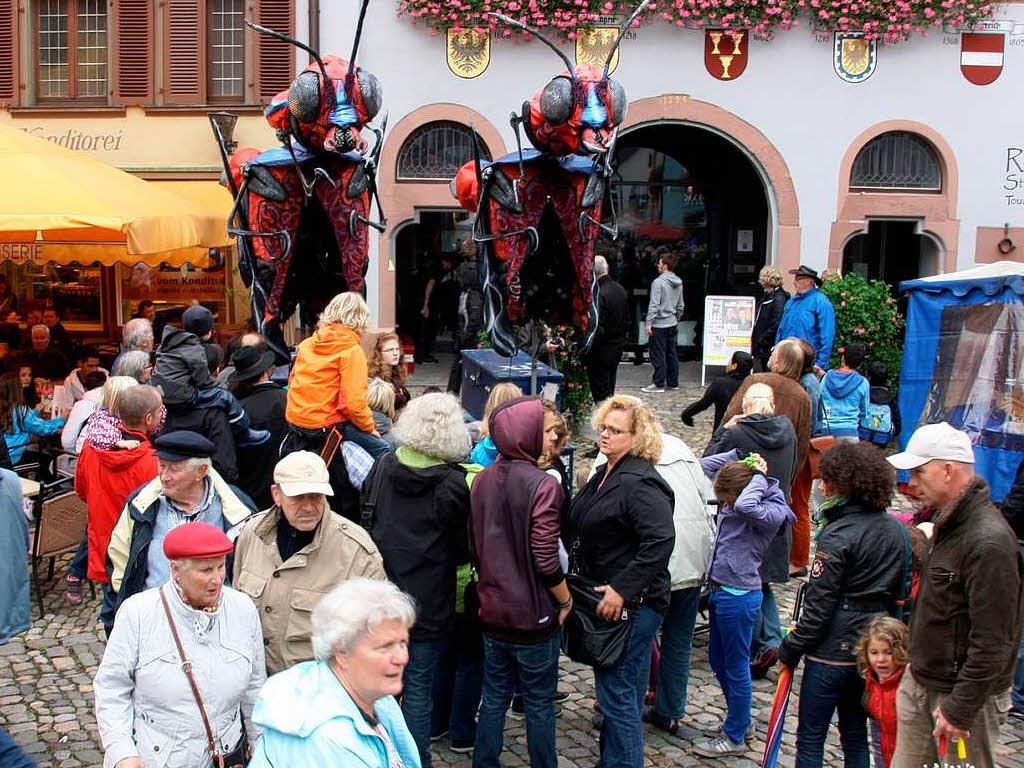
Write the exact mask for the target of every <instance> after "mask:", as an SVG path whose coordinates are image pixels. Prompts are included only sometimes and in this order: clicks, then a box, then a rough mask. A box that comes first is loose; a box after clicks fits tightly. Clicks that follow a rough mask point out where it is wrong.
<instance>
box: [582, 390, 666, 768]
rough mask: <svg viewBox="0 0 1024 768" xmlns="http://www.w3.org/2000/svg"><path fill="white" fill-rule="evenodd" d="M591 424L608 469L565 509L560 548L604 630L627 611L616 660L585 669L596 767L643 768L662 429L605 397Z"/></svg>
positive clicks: (659, 533) (662, 569) (620, 400)
mask: <svg viewBox="0 0 1024 768" xmlns="http://www.w3.org/2000/svg"><path fill="white" fill-rule="evenodd" d="M593 424H594V427H595V428H596V429H597V430H598V435H599V440H598V448H599V450H600V451H601V453H602V454H604V456H605V458H606V459H607V461H606V463H605V464H604V465H603V466H601V467H599V468H598V469H597V471H596V472H595V473H594V476H593V477H591V478H590V480H589V481H588V482H587V484H586V485H585V486H584V487H583V489H582V490H581V491H580V492H579V494H578V495H577V496H576V499H575V500H574V501H573V504H572V507H571V508H570V510H569V515H568V519H567V520H566V524H565V530H564V531H563V540H564V541H565V543H566V546H568V547H569V552H570V570H572V571H573V572H574V573H579V574H581V575H583V576H586V577H588V578H590V579H593V580H596V581H598V582H599V583H600V584H601V586H599V587H597V588H596V589H597V590H598V591H599V592H600V593H601V594H602V599H601V602H600V603H599V604H598V606H597V611H598V613H599V614H600V615H601V616H602V617H603V618H605V619H607V620H609V621H612V620H616V619H619V618H622V615H623V611H626V612H627V617H628V618H627V620H628V621H629V622H630V634H629V641H628V644H627V648H626V653H625V655H624V656H623V658H622V660H621V661H620V662H619V663H618V664H616V665H615V666H613V667H610V668H608V669H595V670H594V678H595V682H596V685H597V697H598V700H599V701H600V703H601V711H602V712H603V713H604V723H603V725H602V728H601V746H602V749H601V761H600V763H599V765H600V766H601V768H612V767H613V766H614V768H643V764H644V745H643V726H642V724H641V720H640V715H641V712H642V708H643V701H644V697H645V695H646V693H647V672H648V669H649V668H650V664H651V641H652V640H653V639H654V636H655V634H656V633H657V631H658V627H659V626H660V625H661V620H662V618H663V617H664V615H665V611H666V610H668V606H669V595H670V588H671V584H670V581H669V574H668V561H669V557H670V556H671V554H672V547H673V545H674V543H675V528H674V526H673V524H672V505H673V494H672V490H671V489H670V487H669V485H668V484H667V483H666V482H665V481H664V480H663V479H662V478H661V476H660V475H659V474H658V472H657V470H655V468H654V464H655V463H656V462H657V461H658V459H659V457H660V456H661V448H662V440H661V429H660V428H659V426H658V422H657V419H656V417H655V416H654V414H653V413H652V412H651V410H650V409H649V408H647V406H645V405H644V404H643V403H642V402H641V401H640V400H638V399H637V398H635V397H624V396H621V395H614V396H612V397H610V398H609V399H607V400H605V401H604V402H603V403H601V405H600V406H599V407H598V409H597V411H596V413H595V414H594V419H593Z"/></svg>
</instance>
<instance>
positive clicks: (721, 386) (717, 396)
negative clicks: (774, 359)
mask: <svg viewBox="0 0 1024 768" xmlns="http://www.w3.org/2000/svg"><path fill="white" fill-rule="evenodd" d="M753 367H754V358H752V357H751V356H750V355H749V354H748V353H746V352H733V353H732V359H731V360H730V361H729V364H728V365H727V366H725V375H724V376H716V377H715V378H714V379H712V380H711V383H710V384H709V385H708V388H707V389H705V390H704V397H702V398H701V399H700V400H698V401H697V402H695V403H691V404H690V405H688V406H687V407H686V408H685V409H684V410H683V413H682V415H681V416H680V418H681V419H682V420H683V424H685V425H686V426H688V427H692V426H693V417H694V416H696V415H697V414H698V413H700V412H701V411H704V410H706V409H707V408H709V407H710V406H712V405H713V406H715V423H714V424H713V425H712V427H711V432H712V434H713V433H714V432H715V431H716V430H717V429H718V428H719V427H720V426H721V425H722V416H724V415H725V409H726V408H728V407H729V403H730V402H731V401H732V396H733V395H735V394H736V390H737V389H739V388H740V385H741V384H743V380H744V379H745V378H747V376H749V375H750V371H751V370H752V369H753Z"/></svg>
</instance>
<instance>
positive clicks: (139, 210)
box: [0, 125, 232, 265]
mask: <svg viewBox="0 0 1024 768" xmlns="http://www.w3.org/2000/svg"><path fill="white" fill-rule="evenodd" d="M0 167H2V168H3V169H4V172H5V175H6V177H7V178H8V179H9V180H12V183H9V184H6V185H4V186H3V188H2V189H0V258H13V259H17V260H31V261H37V260H38V261H49V260H51V259H53V260H55V261H63V262H68V261H78V262H80V263H83V264H86V263H92V262H94V261H99V262H100V263H103V264H113V263H116V262H125V263H134V262H138V261H145V262H147V263H159V262H161V261H167V262H171V263H177V264H181V263H184V262H186V261H189V262H192V263H194V264H199V265H205V264H206V263H207V259H208V257H207V254H206V251H207V250H208V249H210V248H223V247H227V246H228V245H230V244H231V242H232V241H231V238H229V237H228V234H227V214H228V212H229V211H230V208H231V195H230V194H229V193H228V192H227V190H225V189H224V188H222V187H220V186H219V185H217V184H216V182H162V183H158V182H148V181H145V180H143V179H140V178H138V177H136V176H132V175H131V174H130V173H126V172H124V171H121V170H119V169H117V168H114V167H113V166H109V165H106V164H105V163H102V162H100V161H99V160H96V159H94V158H92V157H89V156H88V155H85V154H82V153H80V152H74V151H71V150H68V149H65V148H63V147H60V146H58V145H56V144H54V143H52V142H49V141H46V140H45V139H41V138H38V137H36V136H30V135H29V134H27V133H25V132H24V131H21V130H19V129H17V128H10V127H8V126H5V125H0ZM175 188H180V190H181V192H183V193H184V194H179V193H177V190H176V189H175ZM214 192H218V193H219V194H216V195H215V194H214ZM4 245H9V246H11V247H10V248H7V249H6V250H7V252H8V254H9V255H5V253H4V251H5V248H4V247H3V246H4ZM15 246H16V247H15ZM18 254H21V256H20V259H19V256H18Z"/></svg>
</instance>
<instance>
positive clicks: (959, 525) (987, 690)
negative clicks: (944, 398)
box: [889, 422, 1022, 768]
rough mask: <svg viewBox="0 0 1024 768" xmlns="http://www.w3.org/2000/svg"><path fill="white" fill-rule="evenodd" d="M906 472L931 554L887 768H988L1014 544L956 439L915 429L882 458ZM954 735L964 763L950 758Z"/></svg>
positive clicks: (1007, 651) (1013, 657) (1011, 639)
mask: <svg viewBox="0 0 1024 768" xmlns="http://www.w3.org/2000/svg"><path fill="white" fill-rule="evenodd" d="M889 463H890V464H892V465H893V466H894V467H896V468H897V469H901V470H909V471H910V485H909V489H910V491H911V493H916V494H917V495H918V496H920V498H921V499H922V501H923V502H924V503H925V504H928V505H931V506H934V507H935V514H934V516H933V517H932V523H933V524H934V529H933V533H932V544H931V552H930V554H929V556H928V559H927V561H926V562H925V563H924V566H923V570H922V577H921V588H920V591H919V592H918V595H917V601H916V602H915V604H914V611H913V614H912V616H911V622H910V666H909V669H908V671H907V673H906V674H905V675H903V679H902V681H901V682H900V688H899V693H898V695H897V697H896V713H897V716H898V718H899V731H898V733H897V736H896V753H895V754H894V755H893V759H892V768H921V766H922V765H926V766H927V765H932V764H934V763H936V762H939V763H944V762H945V760H944V758H945V755H939V754H938V750H937V748H936V744H937V743H939V744H943V743H945V744H946V745H947V747H946V748H947V750H948V754H949V755H950V758H949V761H950V762H958V763H962V764H964V765H974V766H976V767H977V768H993V767H994V766H995V765H996V745H997V744H998V743H999V725H1000V721H1001V720H1002V719H1003V718H1004V717H1005V715H1006V712H1007V710H1009V708H1010V685H1011V684H1012V683H1013V673H1014V667H1015V666H1016V661H1017V645H1018V642H1019V639H1020V625H1021V611H1022V598H1021V579H1022V567H1021V556H1020V553H1019V551H1018V549H1017V539H1016V537H1015V536H1014V534H1013V531H1012V530H1011V529H1010V526H1009V525H1008V524H1007V522H1006V520H1005V519H1004V518H1003V516H1002V514H1001V513H1000V512H999V510H998V509H997V508H996V507H995V506H994V505H993V504H992V502H991V501H990V500H989V495H988V486H987V485H986V483H985V481H984V480H982V479H981V478H980V477H978V476H977V475H975V474H974V452H973V450H972V448H971V439H970V437H968V436H967V434H966V433H964V432H961V431H960V430H958V429H954V428H953V427H951V426H950V425H949V424H946V423H945V422H942V423H939V424H929V425H927V426H924V427H921V428H920V429H918V430H917V431H916V432H914V434H913V436H912V437H911V438H910V442H909V443H907V449H906V450H905V451H903V452H902V453H897V454H895V455H893V456H890V457H889ZM961 738H963V740H964V746H965V747H966V757H965V756H964V755H963V754H961V755H960V756H959V758H954V757H952V755H953V754H954V753H956V751H957V746H958V741H959V739H961Z"/></svg>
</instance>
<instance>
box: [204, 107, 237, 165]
mask: <svg viewBox="0 0 1024 768" xmlns="http://www.w3.org/2000/svg"><path fill="white" fill-rule="evenodd" d="M207 117H208V118H209V120H210V126H211V127H212V128H213V135H214V138H216V139H217V143H218V144H221V145H223V147H224V149H225V150H227V153H228V154H229V155H230V154H232V153H233V152H234V151H235V149H237V148H238V142H237V141H235V140H234V136H235V123H237V122H238V115H235V114H232V113H231V112H211V113H210V114H208V115H207Z"/></svg>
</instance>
